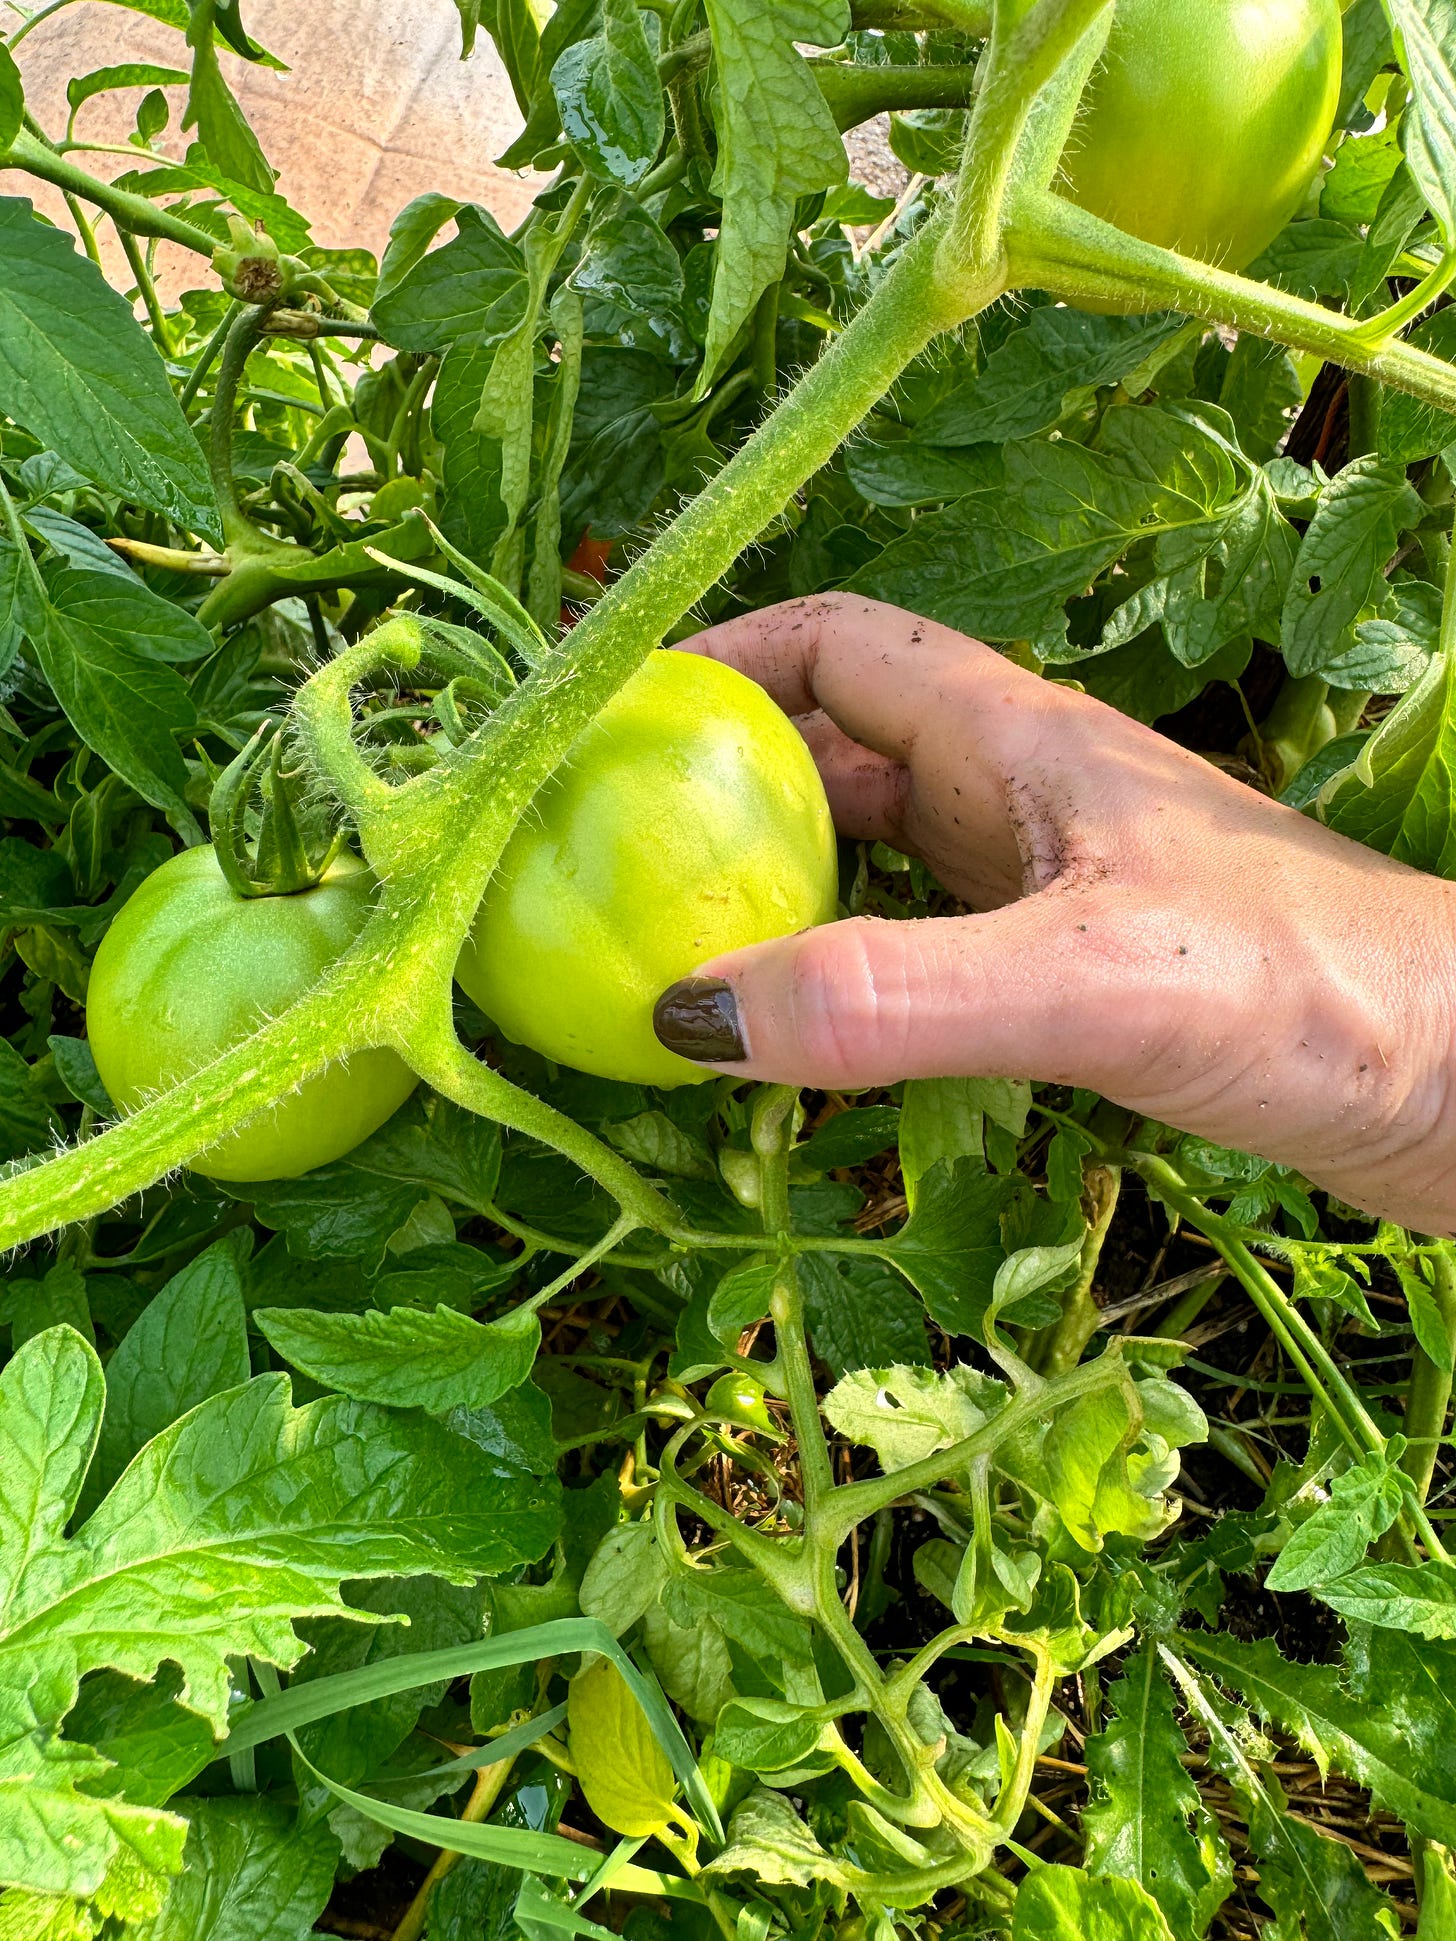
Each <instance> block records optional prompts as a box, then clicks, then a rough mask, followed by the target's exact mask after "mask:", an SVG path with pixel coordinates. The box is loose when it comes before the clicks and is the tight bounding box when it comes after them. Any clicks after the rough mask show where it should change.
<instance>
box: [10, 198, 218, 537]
mask: <svg viewBox="0 0 1456 1941" xmlns="http://www.w3.org/2000/svg"><path fill="white" fill-rule="evenodd" d="M0 269H3V275H0V409H3V410H4V411H6V412H7V413H8V414H9V415H10V416H11V417H13V418H15V419H17V420H18V421H19V423H21V424H23V425H25V426H26V427H27V428H28V429H29V430H30V431H33V432H34V433H35V434H36V436H37V437H38V438H40V439H42V440H43V441H44V443H46V444H47V445H49V446H50V447H51V449H52V450H53V451H56V452H59V453H60V455H61V457H62V458H64V459H65V460H66V461H67V462H68V463H69V464H71V465H74V466H75V468H76V470H77V471H78V472H82V473H84V474H85V476H86V477H87V478H89V479H94V480H95V481H96V483H97V484H98V485H103V486H105V487H107V488H108V490H110V491H113V492H118V493H120V494H121V496H122V497H123V498H124V499H132V500H135V501H136V502H137V504H139V505H144V506H148V507H150V508H151V509H152V510H153V511H155V512H161V513H165V514H166V515H167V516H168V517H170V518H173V519H176V520H177V521H178V523H179V524H180V525H183V526H186V527H188V528H190V529H191V530H192V531H194V532H200V533H202V534H203V535H204V536H205V537H207V538H209V539H212V540H214V541H215V542H217V543H219V544H220V543H221V540H222V527H221V525H220V524H219V521H218V513H217V503H216V500H215V499H214V497H213V492H212V484H211V481H210V479H209V478H208V474H207V467H206V465H205V464H204V462H203V457H202V452H201V450H200V449H199V447H198V444H197V441H196V439H195V438H194V437H193V435H192V433H191V431H190V430H189V429H188V426H187V421H186V419H185V418H184V417H183V416H182V413H181V411H180V410H179V409H178V406H177V401H176V399H175V398H174V397H173V395H172V391H171V387H170V386H169V384H168V383H167V378H166V373H165V371H164V369H163V366H162V362H161V359H160V358H159V357H158V356H157V353H156V351H155V350H154V349H153V347H152V345H151V343H150V341H149V340H148V338H147V336H146V334H145V333H144V332H143V330H142V328H141V326H140V325H139V324H138V323H137V321H136V319H135V318H134V317H133V315H132V313H131V309H130V306H129V305H128V304H127V303H126V302H125V300H124V299H123V298H122V297H120V296H118V295H117V293H116V291H115V290H113V289H111V288H110V287H109V286H108V285H107V284H106V283H105V282H104V281H103V279H102V276H101V272H100V271H99V270H98V269H97V268H96V265H95V264H94V263H92V262H91V261H90V259H89V258H88V257H85V256H82V255H81V254H80V253H79V252H78V251H77V250H76V249H75V248H74V246H73V245H72V243H71V242H70V240H69V238H68V237H67V236H65V235H64V234H63V233H62V232H61V231H59V230H56V229H52V228H51V227H50V226H49V225H48V224H46V223H43V222H41V221H39V220H38V218H37V217H36V216H35V214H34V212H33V210H32V208H31V205H30V204H29V203H28V202H25V201H21V200H18V199H16V198H15V197H11V196H6V197H0Z"/></svg>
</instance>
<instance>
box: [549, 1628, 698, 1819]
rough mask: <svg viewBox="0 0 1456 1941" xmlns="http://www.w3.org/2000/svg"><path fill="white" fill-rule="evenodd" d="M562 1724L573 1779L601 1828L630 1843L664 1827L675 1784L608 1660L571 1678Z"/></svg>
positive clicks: (640, 1713)
mask: <svg viewBox="0 0 1456 1941" xmlns="http://www.w3.org/2000/svg"><path fill="white" fill-rule="evenodd" d="M566 1719H567V1724H568V1726H569V1727H570V1730H571V1756H572V1759H573V1761H574V1763H575V1765H576V1776H577V1779H578V1780H579V1781H580V1784H581V1790H582V1792H583V1793H585V1795H586V1803H587V1805H588V1806H589V1807H590V1808H591V1810H592V1811H593V1813H595V1814H596V1816H597V1818H598V1819H599V1820H600V1821H601V1822H602V1824H603V1825H604V1826H609V1827H611V1829H612V1831H613V1832H614V1833H625V1834H626V1835H627V1837H628V1838H629V1839H645V1838H646V1837H647V1835H648V1834H651V1833H657V1832H659V1831H660V1830H661V1829H662V1828H663V1827H664V1826H666V1824H667V1822H668V1819H669V1817H670V1816H671V1813H672V1796H673V1793H674V1791H675V1789H676V1783H677V1782H676V1781H675V1780H674V1779H673V1776H672V1767H671V1766H670V1765H669V1764H668V1763H667V1755H666V1754H665V1753H664V1752H663V1750H662V1747H661V1746H660V1745H659V1744H658V1743H657V1741H656V1739H655V1738H654V1737H653V1736H652V1728H651V1726H650V1725H649V1724H648V1723H647V1715H646V1714H645V1713H644V1712H643V1710H642V1707H641V1706H640V1705H639V1704H638V1703H637V1701H636V1699H635V1698H634V1697H633V1696H632V1693H631V1691H630V1690H629V1689H628V1686H627V1681H626V1679H625V1678H623V1676H622V1674H621V1672H619V1671H618V1670H617V1667H616V1666H615V1665H614V1664H613V1663H612V1662H611V1660H610V1659H607V1658H598V1659H597V1661H596V1663H595V1664H593V1665H590V1666H588V1667H587V1669H586V1670H585V1671H583V1672H578V1674H577V1675H576V1677H575V1678H573V1679H572V1681H571V1690H570V1692H569V1693H568V1694H567V1700H566Z"/></svg>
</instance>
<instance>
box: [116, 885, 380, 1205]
mask: <svg viewBox="0 0 1456 1941" xmlns="http://www.w3.org/2000/svg"><path fill="white" fill-rule="evenodd" d="M374 888H375V882H374V877H373V875H372V874H371V872H370V871H369V870H368V869H366V867H365V866H364V864H363V863H361V862H360V861H359V860H358V858H357V857H354V856H350V855H342V856H340V857H338V859H337V860H336V861H335V862H334V863H333V864H331V866H330V867H329V869H328V871H327V872H326V874H325V875H324V877H323V880H322V881H321V882H320V883H318V884H317V885H316V886H315V887H314V888H313V889H309V890H300V891H298V892H296V893H295V894H294V895H292V896H257V897H240V896H236V895H234V893H233V891H232V890H231V889H230V888H229V887H228V884H227V881H226V879H225V878H224V876H223V873H222V870H221V868H220V867H219V864H218V861H217V856H216V854H215V852H214V851H213V850H212V849H211V848H205V849H186V850H183V851H182V853H181V854H180V855H177V856H173V857H172V858H171V860H170V861H168V862H165V863H163V865H162V867H161V868H160V869H158V870H155V871H153V873H152V874H151V875H150V876H149V877H147V879H146V881H145V882H144V883H143V884H142V885H141V887H140V888H139V889H138V890H137V892H136V894H135V895H134V896H133V897H132V898H131V899H130V900H129V901H128V902H127V903H126V904H125V905H124V906H123V908H122V911H121V914H120V915H119V916H118V917H117V919H116V921H115V922H114V923H113V924H112V926H111V928H110V929H109V930H108V931H107V933H106V935H105V937H104V938H103V939H102V942H101V947H100V949H99V950H98V951H97V953H96V961H95V963H94V964H93V965H92V969H91V981H90V984H89V986H88V988H87V992H86V1030H87V1034H88V1036H89V1038H90V1041H91V1053H92V1056H93V1057H94V1058H95V1060H96V1069H97V1071H98V1072H99V1073H100V1074H101V1079H102V1083H103V1084H104V1085H105V1087H106V1089H107V1091H108V1092H109V1093H110V1095H111V1098H112V1100H113V1102H114V1103H115V1104H116V1105H117V1106H118V1107H119V1108H120V1110H121V1111H123V1112H132V1111H135V1110H136V1108H137V1107H138V1106H139V1105H144V1104H145V1103H146V1101H147V1100H148V1099H149V1098H152V1097H155V1095H156V1094H157V1093H159V1092H161V1091H164V1090H165V1089H166V1088H167V1087H168V1086H171V1085H175V1084H176V1083H177V1082H178V1081H179V1080H180V1079H183V1078H186V1077H188V1076H190V1075H191V1074H192V1073H193V1072H195V1071H198V1070H199V1069H200V1068H201V1067H202V1066H204V1065H206V1064H208V1063H210V1062H211V1060H212V1059H214V1058H216V1057H218V1056H219V1055H220V1054H221V1053H223V1052H225V1051H228V1050H230V1049H231V1048H232V1047H233V1046H234V1045H236V1044H239V1043H241V1041H242V1040H243V1039H244V1038H247V1037H248V1036H250V1035H251V1034H252V1033H253V1032H254V1031H256V1030H257V1029H258V1027H259V1026H260V1025H261V1024H263V1023H264V1022H266V1020H267V1019H269V1018H271V1017H276V1016H277V1014H278V1013H279V1012H280V1011H282V1010H284V1009H286V1007H287V1006H288V1005H289V1004H291V1003H293V1002H294V1001H295V1000H296V999H298V998H301V997H303V996H304V995H305V994H306V993H307V992H308V991H309V990H310V989H311V988H312V987H313V986H314V985H315V984H317V982H318V981H319V979H320V977H322V976H323V974H324V972H325V971H326V970H328V968H329V966H330V965H331V964H332V963H333V962H334V960H335V959H336V958H337V957H338V956H340V955H341V953H342V952H343V951H345V950H346V949H347V948H348V946H349V945H350V944H351V943H352V942H353V941H354V939H355V937H357V936H358V934H359V932H360V930H362V929H363V927H364V924H365V922H366V920H367V919H368V916H369V910H370V906H371V903H372V900H373V895H374ZM416 1082H417V1081H416V1079H415V1075H414V1073H413V1072H411V1071H410V1070H409V1068H408V1066H407V1065H405V1063H404V1062H403V1060H402V1059H400V1058H398V1057H396V1055H395V1054H394V1053H393V1052H392V1051H383V1050H376V1051H360V1052H355V1053H354V1055H353V1056H352V1057H351V1058H350V1059H349V1061H348V1063H347V1064H340V1065H332V1066H330V1067H329V1068H328V1069H327V1070H326V1071H323V1072H320V1073H319V1074H318V1075H317V1076H316V1077H314V1078H310V1079H307V1080H305V1082H304V1083H303V1084H302V1085H301V1086H300V1087H299V1089H298V1090H297V1091H296V1092H293V1093H292V1094H290V1096H289V1097H287V1098H286V1099H284V1100H283V1101H282V1102H281V1103H280V1104H279V1105H277V1106H275V1107H274V1108H273V1109H272V1110H271V1111H270V1112H268V1113H266V1114H264V1115H263V1116H262V1117H261V1118H259V1119H256V1120H255V1121H254V1122H253V1123H252V1124H251V1125H247V1126H244V1127H242V1128H241V1130H239V1131H237V1132H234V1133H230V1134H229V1135H228V1137H227V1138H226V1139H224V1140H222V1141H220V1142H219V1144H217V1145H216V1146H213V1147H212V1148H211V1149H210V1150H209V1151H208V1152H205V1153H203V1154H202V1155H201V1156H200V1157H199V1158H197V1159H195V1160H194V1161H193V1162H192V1165H193V1168H194V1170H195V1171H197V1172H199V1173H207V1174H209V1175H211V1177H213V1178H214V1179H236V1180H262V1179H295V1178H297V1177H298V1175H299V1174H300V1173H307V1172H311V1171H312V1169H313V1168H314V1167H315V1166H325V1165H328V1164H329V1162H330V1161H332V1160H335V1159H340V1158H342V1157H343V1155H344V1154H345V1153H346V1152H350V1151H352V1149H353V1148H354V1147H355V1146H357V1145H358V1144H359V1143H360V1142H361V1140H364V1139H367V1138H368V1137H369V1135H370V1133H372V1132H377V1131H378V1130H379V1128H380V1126H382V1125H383V1124H384V1122H385V1120H386V1119H388V1118H389V1117H390V1116H391V1115H392V1114H393V1113H394V1112H395V1111H396V1110H397V1109H398V1108H399V1107H400V1106H401V1105H402V1104H403V1103H404V1101H405V1100H406V1099H407V1098H408V1097H409V1095H410V1093H411V1092H412V1091H413V1090H414V1088H415V1084H416Z"/></svg>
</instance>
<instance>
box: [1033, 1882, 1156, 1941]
mask: <svg viewBox="0 0 1456 1941" xmlns="http://www.w3.org/2000/svg"><path fill="white" fill-rule="evenodd" d="M1094 1934H1095V1935H1096V1936H1097V1937H1098V1941H1173V1937H1172V1930H1171V1929H1170V1928H1169V1926H1168V1924H1167V1922H1166V1921H1165V1920H1164V1919H1163V1916H1162V1913H1161V1912H1160V1910H1159V1907H1158V1903H1157V1902H1156V1901H1155V1900H1154V1899H1153V1897H1152V1896H1151V1894H1149V1893H1148V1892H1147V1890H1146V1888H1144V1887H1142V1886H1140V1885H1139V1883H1138V1882H1137V1881H1135V1880H1119V1879H1117V1878H1115V1877H1113V1876H1111V1875H1109V1876H1107V1877H1105V1878H1103V1879H1100V1880H1099V1879H1094V1878H1092V1876H1091V1875H1089V1874H1086V1873H1084V1872H1083V1871H1082V1869H1081V1868H1080V1867H1038V1868H1037V1870H1036V1872H1035V1873H1034V1874H1032V1875H1030V1876H1029V1877H1028V1878H1027V1879H1026V1880H1025V1881H1023V1883H1022V1885H1021V1888H1020V1891H1019V1892H1018V1893H1017V1896H1016V1911H1015V1914H1014V1915H1013V1917H1012V1922H1011V1941H1087V1937H1089V1936H1091V1935H1094Z"/></svg>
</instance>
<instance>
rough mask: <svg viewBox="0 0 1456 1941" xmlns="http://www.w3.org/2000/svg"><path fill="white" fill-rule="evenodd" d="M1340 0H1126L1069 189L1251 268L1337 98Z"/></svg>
mask: <svg viewBox="0 0 1456 1941" xmlns="http://www.w3.org/2000/svg"><path fill="white" fill-rule="evenodd" d="M1341 57H1342V41H1341V26H1340V6H1339V0H1117V7H1116V10H1115V12H1114V15H1113V21H1112V30H1111V33H1110V35H1109V36H1108V41H1107V50H1106V53H1105V55H1104V58H1103V60H1102V62H1101V64H1100V65H1099V66H1098V68H1097V69H1096V70H1095V71H1094V73H1093V76H1092V80H1091V82H1090V83H1089V85H1088V88H1087V91H1086V93H1085V95H1084V96H1083V99H1082V107H1081V111H1080V112H1079V114H1078V117H1077V120H1076V123H1075V125H1074V126H1073V129H1072V134H1071V138H1070V140H1069V141H1068V143H1067V149H1066V153H1065V155H1064V156H1063V158H1062V176H1061V180H1060V183H1059V185H1058V186H1059V187H1060V189H1061V190H1062V192H1063V193H1064V194H1065V195H1066V196H1067V197H1068V198H1069V199H1070V200H1071V201H1073V202H1076V203H1079V204H1080V205H1081V207H1082V208H1084V209H1087V210H1090V211H1091V213H1092V214H1093V215H1095V216H1101V217H1103V218H1104V219H1105V220H1106V221H1107V222H1111V223H1115V224H1116V225H1117V227H1118V228H1119V229H1125V230H1126V231H1127V232H1128V233H1129V234H1130V235H1133V236H1137V237H1139V238H1141V240H1142V241H1143V242H1147V243H1158V244H1160V245H1161V246H1162V247H1163V248H1165V249H1176V250H1178V251H1179V252H1180V253H1181V254H1182V255H1184V256H1191V257H1193V258H1194V259H1195V260H1196V261H1198V262H1200V263H1214V264H1217V265H1218V267H1219V268H1220V269H1225V270H1241V269H1243V268H1244V267H1245V266H1246V265H1247V264H1249V263H1251V262H1252V261H1253V260H1254V258H1255V257H1256V256H1257V255H1258V254H1259V252H1260V251H1261V250H1262V249H1264V248H1266V247H1267V246H1268V244H1270V243H1271V242H1272V241H1273V240H1274V238H1275V237H1276V236H1277V235H1278V234H1279V231H1280V230H1281V229H1282V228H1283V227H1284V225H1285V223H1286V222H1288V220H1289V218H1290V217H1291V216H1292V215H1293V214H1294V212H1295V210H1296V209H1297V208H1298V207H1299V204H1300V202H1301V201H1302V199H1303V197H1304V194H1305V191H1306V190H1307V189H1308V187H1309V185H1310V182H1311V180H1312V179H1313V176H1314V172H1315V170H1316V169H1317V168H1318V167H1319V164H1320V158H1321V156H1322V155H1323V153H1324V147H1325V142H1326V141H1327V139H1328V137H1329V133H1330V130H1331V128H1332V127H1333V125H1334V118H1335V109H1336V106H1337V105H1338V102H1339V96H1340V69H1341Z"/></svg>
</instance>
